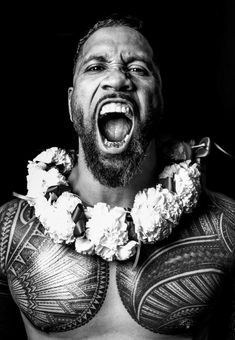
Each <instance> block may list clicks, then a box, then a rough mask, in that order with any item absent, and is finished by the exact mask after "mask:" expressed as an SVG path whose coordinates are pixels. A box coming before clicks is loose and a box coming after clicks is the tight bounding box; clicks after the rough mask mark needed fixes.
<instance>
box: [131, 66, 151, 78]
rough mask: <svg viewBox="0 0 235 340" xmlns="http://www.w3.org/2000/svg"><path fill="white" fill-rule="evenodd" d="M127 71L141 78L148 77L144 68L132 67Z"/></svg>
mask: <svg viewBox="0 0 235 340" xmlns="http://www.w3.org/2000/svg"><path fill="white" fill-rule="evenodd" d="M128 70H129V72H131V73H135V74H137V75H141V76H147V75H148V71H147V70H146V68H144V67H142V66H136V65H132V66H130V67H129V68H128Z"/></svg>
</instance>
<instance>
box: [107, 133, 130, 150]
mask: <svg viewBox="0 0 235 340" xmlns="http://www.w3.org/2000/svg"><path fill="white" fill-rule="evenodd" d="M127 138H128V135H127V136H126V137H125V138H124V139H123V140H122V141H121V142H110V141H108V140H107V139H106V138H105V139H104V145H105V146H107V147H109V148H113V147H114V148H120V147H121V146H122V145H123V144H125V143H126V141H127Z"/></svg>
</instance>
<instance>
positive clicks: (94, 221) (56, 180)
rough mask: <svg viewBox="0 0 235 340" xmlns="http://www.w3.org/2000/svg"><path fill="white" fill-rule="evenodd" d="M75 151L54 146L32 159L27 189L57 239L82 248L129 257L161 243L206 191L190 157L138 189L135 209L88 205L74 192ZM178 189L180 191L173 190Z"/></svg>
mask: <svg viewBox="0 0 235 340" xmlns="http://www.w3.org/2000/svg"><path fill="white" fill-rule="evenodd" d="M73 166H74V159H73V157H72V156H71V155H70V154H69V153H67V152H66V151H65V150H63V149H61V148H58V147H52V148H49V149H47V150H45V151H43V152H41V153H40V154H39V155H38V156H37V157H35V158H34V159H33V161H29V162H28V175H27V189H28V192H27V195H26V196H24V195H20V194H14V195H15V196H18V197H20V198H23V199H25V200H27V201H28V203H29V205H30V206H33V207H34V209H35V216H36V217H37V218H38V219H39V221H40V222H41V224H42V225H43V226H44V228H45V234H48V235H49V236H50V237H51V239H53V241H54V242H56V243H67V244H70V243H74V246H75V250H76V251H77V252H78V253H80V254H89V255H93V254H97V255H99V256H101V257H102V258H103V259H105V260H106V261H113V260H126V259H128V258H130V257H132V256H133V255H134V254H136V253H137V252H138V251H139V249H140V245H141V243H155V242H157V241H160V240H163V239H164V238H166V237H168V236H169V235H170V234H171V232H172V230H173V228H174V227H175V226H176V225H177V224H178V223H179V221H180V218H181V216H182V214H183V213H190V212H191V211H192V209H193V208H194V207H195V206H196V204H197V201H198V198H199V194H200V171H199V169H198V164H197V163H192V162H191V161H190V160H186V161H183V162H180V163H178V164H177V163H175V164H173V165H171V166H167V167H166V168H165V169H164V170H163V172H162V173H161V174H160V176H159V180H160V181H165V182H168V183H171V187H172V188H171V187H169V186H168V188H169V189H167V188H164V187H163V185H162V184H157V185H156V187H152V188H148V189H144V190H143V191H141V192H138V193H137V194H136V196H135V199H134V204H133V207H132V209H126V208H123V207H110V206H109V205H108V204H105V203H101V202H99V203H97V204H95V206H94V207H85V206H84V205H83V203H82V201H81V199H80V198H79V196H78V195H76V194H74V193H72V192H71V187H70V185H69V182H68V176H69V174H70V172H71V170H72V168H73ZM173 189H174V191H173Z"/></svg>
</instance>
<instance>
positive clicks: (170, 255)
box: [117, 207, 235, 334]
mask: <svg viewBox="0 0 235 340" xmlns="http://www.w3.org/2000/svg"><path fill="white" fill-rule="evenodd" d="M233 208H234V207H233ZM230 222H231V220H230ZM230 222H229V221H228V220H227V218H226V217H225V216H223V214H221V213H220V214H218V213H216V212H213V211H211V212H210V214H207V215H205V214H204V215H203V214H201V216H200V215H199V218H195V219H194V221H193V222H192V220H191V218H190V217H188V218H185V219H184V221H182V227H181V228H180V229H179V231H178V232H177V233H174V235H173V236H171V237H170V239H169V242H162V243H161V244H159V245H158V246H157V247H156V245H148V246H143V247H142V249H141V256H140V259H139V261H138V266H137V267H136V268H135V269H134V270H133V269H132V265H133V261H128V263H127V264H126V265H125V266H124V265H120V264H119V265H118V272H117V285H118V289H119V294H120V297H121V299H122V302H123V304H124V306H125V307H126V309H127V311H128V312H129V313H130V315H131V316H132V317H133V318H134V319H135V320H136V321H137V322H138V323H139V324H140V325H141V326H143V327H146V328H147V329H149V330H151V331H153V332H157V333H164V334H174V333H179V332H180V333H193V332H194V331H195V330H196V329H197V327H202V324H204V323H205V324H206V323H207V321H209V320H207V321H206V318H207V316H208V315H210V316H212V314H213V311H214V310H215V304H216V302H217V301H218V298H219V296H220V293H221V289H222V287H223V286H224V285H223V283H224V280H225V279H226V276H227V274H228V273H229V271H230V269H231V264H232V256H233V254H232V248H233V251H234V249H235V226H234V222H233V224H231V223H230ZM223 230H224V232H223ZM225 230H226V233H225ZM233 260H234V258H233ZM228 298H229V299H230V301H229V302H231V295H230V296H229V297H228Z"/></svg>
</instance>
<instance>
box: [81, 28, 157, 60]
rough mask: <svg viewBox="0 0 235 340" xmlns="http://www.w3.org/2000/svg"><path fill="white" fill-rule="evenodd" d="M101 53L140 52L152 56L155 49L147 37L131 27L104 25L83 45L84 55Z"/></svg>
mask: <svg viewBox="0 0 235 340" xmlns="http://www.w3.org/2000/svg"><path fill="white" fill-rule="evenodd" d="M96 53H97V54H99V53H111V54H112V53H121V54H122V55H125V54H126V55H127V56H128V55H132V54H134V53H135V54H138V55H139V56H142V55H143V57H148V58H150V59H151V58H152V57H153V51H152V48H151V47H150V45H149V43H148V41H147V40H146V39H145V37H144V36H143V35H142V34H141V33H139V32H138V31H136V30H135V29H132V28H130V27H126V26H117V27H103V28H100V29H98V30H97V31H96V32H94V33H93V34H92V35H91V36H90V37H89V38H88V40H87V41H86V43H85V44H84V46H83V52H82V57H84V58H86V57H88V56H89V55H90V54H96Z"/></svg>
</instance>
